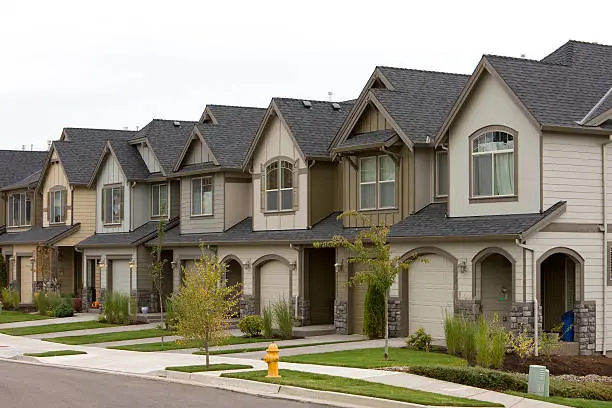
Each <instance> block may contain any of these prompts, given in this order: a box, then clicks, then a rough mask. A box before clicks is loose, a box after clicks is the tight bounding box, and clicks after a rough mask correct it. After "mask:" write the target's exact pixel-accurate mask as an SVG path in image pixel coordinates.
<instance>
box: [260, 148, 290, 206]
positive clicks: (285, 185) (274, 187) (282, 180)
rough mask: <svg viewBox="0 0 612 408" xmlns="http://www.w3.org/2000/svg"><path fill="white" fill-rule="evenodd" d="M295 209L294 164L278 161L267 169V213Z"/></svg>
mask: <svg viewBox="0 0 612 408" xmlns="http://www.w3.org/2000/svg"><path fill="white" fill-rule="evenodd" d="M291 209H293V163H291V162H289V161H287V160H278V161H275V162H272V163H270V164H268V166H267V167H266V211H287V210H291Z"/></svg>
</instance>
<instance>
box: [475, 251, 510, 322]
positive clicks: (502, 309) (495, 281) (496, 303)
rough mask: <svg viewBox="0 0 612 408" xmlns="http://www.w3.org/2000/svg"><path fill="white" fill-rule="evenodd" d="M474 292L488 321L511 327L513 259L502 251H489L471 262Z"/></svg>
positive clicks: (483, 252) (480, 253) (480, 254)
mask: <svg viewBox="0 0 612 408" xmlns="http://www.w3.org/2000/svg"><path fill="white" fill-rule="evenodd" d="M472 270H473V271H474V274H473V286H472V287H473V289H475V291H476V293H475V295H476V297H477V298H480V305H481V310H482V314H483V316H484V317H485V318H487V319H493V318H494V317H495V316H497V317H498V319H499V321H500V322H501V323H502V324H504V325H506V326H509V325H510V312H511V310H512V302H513V300H514V273H515V261H514V258H513V257H512V256H511V255H510V254H509V253H508V252H507V251H505V250H503V249H501V248H486V249H484V250H482V251H481V252H479V253H478V254H477V255H476V256H475V257H474V259H473V260H472Z"/></svg>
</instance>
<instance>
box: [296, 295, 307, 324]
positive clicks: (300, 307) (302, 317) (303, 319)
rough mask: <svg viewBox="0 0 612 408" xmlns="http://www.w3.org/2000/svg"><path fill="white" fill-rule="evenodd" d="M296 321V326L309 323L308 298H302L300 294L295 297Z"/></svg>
mask: <svg viewBox="0 0 612 408" xmlns="http://www.w3.org/2000/svg"><path fill="white" fill-rule="evenodd" d="M297 302H298V304H297V314H298V315H297V321H296V322H295V324H296V326H308V325H310V300H309V299H304V298H303V297H302V296H298V298H297Z"/></svg>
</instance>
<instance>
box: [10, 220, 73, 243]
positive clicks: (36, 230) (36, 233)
mask: <svg viewBox="0 0 612 408" xmlns="http://www.w3.org/2000/svg"><path fill="white" fill-rule="evenodd" d="M80 227H81V224H74V225H62V226H56V227H46V228H43V227H40V226H34V227H32V228H30V229H29V230H27V231H22V232H6V233H4V234H1V235H0V245H15V244H36V243H39V242H42V243H47V244H52V243H53V242H55V241H57V240H58V239H59V238H63V237H66V236H68V235H70V234H73V233H75V232H77V231H78V230H79V229H80Z"/></svg>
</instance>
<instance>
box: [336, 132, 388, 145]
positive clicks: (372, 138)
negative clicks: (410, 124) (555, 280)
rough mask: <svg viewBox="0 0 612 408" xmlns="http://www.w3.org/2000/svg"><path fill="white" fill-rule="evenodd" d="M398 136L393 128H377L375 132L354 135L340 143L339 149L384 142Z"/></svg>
mask: <svg viewBox="0 0 612 408" xmlns="http://www.w3.org/2000/svg"><path fill="white" fill-rule="evenodd" d="M396 137H397V132H395V130H392V129H384V130H376V131H374V132H366V133H358V134H356V135H352V136H351V137H350V138H348V139H346V140H345V141H344V142H342V143H340V144H339V145H338V147H337V149H347V148H351V147H357V146H363V145H371V144H384V143H385V142H388V141H390V140H393V139H394V138H396Z"/></svg>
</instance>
